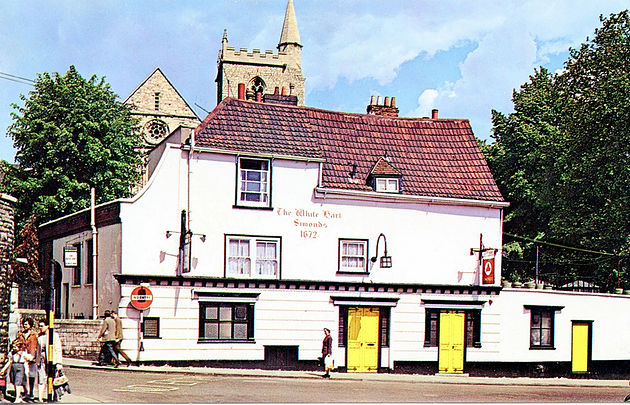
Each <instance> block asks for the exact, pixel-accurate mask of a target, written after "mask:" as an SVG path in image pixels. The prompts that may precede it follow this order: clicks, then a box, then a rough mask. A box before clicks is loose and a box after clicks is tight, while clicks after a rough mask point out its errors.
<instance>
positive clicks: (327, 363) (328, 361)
mask: <svg viewBox="0 0 630 405" xmlns="http://www.w3.org/2000/svg"><path fill="white" fill-rule="evenodd" d="M324 365H325V366H326V370H332V369H333V368H334V367H335V361H334V360H333V358H332V356H331V355H330V354H329V355H327V356H326V357H324Z"/></svg>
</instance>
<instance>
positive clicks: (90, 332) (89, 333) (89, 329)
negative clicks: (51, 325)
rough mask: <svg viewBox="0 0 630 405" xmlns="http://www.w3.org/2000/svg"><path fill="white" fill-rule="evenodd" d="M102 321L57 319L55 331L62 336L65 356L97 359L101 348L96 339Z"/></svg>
mask: <svg viewBox="0 0 630 405" xmlns="http://www.w3.org/2000/svg"><path fill="white" fill-rule="evenodd" d="M101 323H102V321H101V320H95V321H94V320H88V319H58V320H55V333H59V338H61V342H62V344H63V355H64V357H72V358H76V359H86V360H94V361H96V360H97V359H98V353H99V351H100V350H101V345H100V344H99V342H98V340H96V336H97V335H98V331H99V330H100V328H101Z"/></svg>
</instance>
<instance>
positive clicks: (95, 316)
mask: <svg viewBox="0 0 630 405" xmlns="http://www.w3.org/2000/svg"><path fill="white" fill-rule="evenodd" d="M95 201H96V192H95V190H94V187H92V189H91V190H90V225H91V226H92V319H98V294H97V286H98V271H97V269H96V266H97V263H98V260H97V258H98V253H97V249H96V247H97V243H96V237H97V236H98V231H97V229H96V215H95V208H94V205H95ZM88 260H89V259H88Z"/></svg>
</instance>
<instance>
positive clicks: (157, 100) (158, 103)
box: [154, 92, 160, 111]
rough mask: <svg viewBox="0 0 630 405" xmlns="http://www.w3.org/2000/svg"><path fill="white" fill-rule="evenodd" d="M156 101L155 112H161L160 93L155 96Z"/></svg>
mask: <svg viewBox="0 0 630 405" xmlns="http://www.w3.org/2000/svg"><path fill="white" fill-rule="evenodd" d="M154 99H155V111H160V93H158V92H156V93H155V94H154Z"/></svg>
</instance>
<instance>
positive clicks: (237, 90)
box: [216, 0, 305, 105]
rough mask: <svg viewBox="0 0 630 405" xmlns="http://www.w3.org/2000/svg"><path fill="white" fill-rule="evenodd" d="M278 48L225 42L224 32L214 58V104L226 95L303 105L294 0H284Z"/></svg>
mask: <svg viewBox="0 0 630 405" xmlns="http://www.w3.org/2000/svg"><path fill="white" fill-rule="evenodd" d="M277 49H278V52H277V53H274V52H273V51H270V50H267V51H265V52H264V53H263V52H261V51H260V49H257V48H254V49H252V50H251V51H249V50H247V48H240V49H239V50H236V49H235V48H234V47H231V46H228V39H227V30H226V31H224V32H223V38H222V39H221V50H220V51H219V58H218V60H217V64H218V71H217V78H216V82H217V104H218V103H220V102H221V100H223V99H224V98H226V97H233V98H241V99H250V100H257V101H274V102H281V103H286V104H295V105H304V80H305V79H304V76H303V75H302V44H301V41H300V33H299V31H298V26H297V19H296V17H295V9H294V7H293V0H289V1H288V3H287V9H286V12H285V15H284V23H283V25H282V32H281V34H280V41H279V42H278V46H277Z"/></svg>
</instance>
